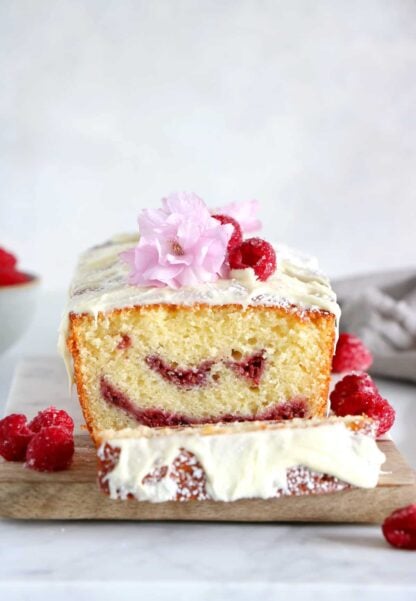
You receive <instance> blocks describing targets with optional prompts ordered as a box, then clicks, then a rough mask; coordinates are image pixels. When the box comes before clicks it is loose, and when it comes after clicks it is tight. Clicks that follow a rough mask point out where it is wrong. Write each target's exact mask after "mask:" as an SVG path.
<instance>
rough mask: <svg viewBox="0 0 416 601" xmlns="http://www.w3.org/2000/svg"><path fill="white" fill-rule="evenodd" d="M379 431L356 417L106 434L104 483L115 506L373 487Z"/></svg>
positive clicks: (101, 471) (101, 445) (379, 460)
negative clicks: (132, 501) (132, 502)
mask: <svg viewBox="0 0 416 601" xmlns="http://www.w3.org/2000/svg"><path fill="white" fill-rule="evenodd" d="M376 429H377V425H376V423H375V422H373V421H372V420H371V419H370V418H367V417H357V416H354V417H344V418H339V417H332V418H324V419H318V418H314V419H311V420H304V419H293V420H290V421H286V422H246V423H233V424H216V425H203V426H185V427H176V428H171V427H170V428H169V427H168V428H148V427H146V426H139V427H136V428H134V429H125V430H121V431H119V432H115V431H114V430H112V431H108V432H105V431H104V432H101V433H100V435H99V437H98V443H99V448H98V451H97V454H98V459H99V484H100V486H101V488H102V490H103V491H104V492H106V493H107V494H109V495H110V497H111V498H113V499H128V498H135V499H137V500H139V501H150V502H162V501H191V500H193V501H195V500H197V501H202V500H207V499H211V500H215V501H236V500H238V499H243V498H263V499H268V498H275V497H280V496H285V495H309V494H324V493H332V492H339V491H341V490H344V489H345V488H348V487H350V486H356V487H363V488H373V487H375V486H376V485H377V481H378V476H379V472H380V466H381V465H382V463H383V462H384V460H385V457H384V455H383V453H382V452H381V451H380V450H379V449H378V447H377V445H376V442H375V440H374V436H375V431H376Z"/></svg>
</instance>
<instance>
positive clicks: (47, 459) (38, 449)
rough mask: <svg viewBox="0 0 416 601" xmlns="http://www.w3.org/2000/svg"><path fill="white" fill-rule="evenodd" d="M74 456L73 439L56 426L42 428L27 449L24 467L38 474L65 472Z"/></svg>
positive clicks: (66, 431) (68, 433) (65, 431)
mask: <svg viewBox="0 0 416 601" xmlns="http://www.w3.org/2000/svg"><path fill="white" fill-rule="evenodd" d="M73 454H74V438H73V436H72V434H71V433H70V432H68V430H64V429H63V428H60V427H58V426H49V427H46V428H42V430H41V431H40V432H38V433H37V434H35V435H34V436H33V438H32V440H31V441H30V443H29V446H28V447H27V452H26V466H27V467H29V468H31V469H34V470H37V471H38V472H57V471H60V470H66V469H67V468H68V467H69V466H70V464H71V461H72V457H73Z"/></svg>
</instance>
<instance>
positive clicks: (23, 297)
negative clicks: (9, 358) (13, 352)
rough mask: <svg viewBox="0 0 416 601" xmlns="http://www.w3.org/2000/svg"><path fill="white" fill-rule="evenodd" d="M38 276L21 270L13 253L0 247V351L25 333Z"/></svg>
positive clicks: (29, 319)
mask: <svg viewBox="0 0 416 601" xmlns="http://www.w3.org/2000/svg"><path fill="white" fill-rule="evenodd" d="M38 289H39V278H38V277H37V276H35V275H33V274H30V273H26V272H24V271H20V269H19V268H18V265H17V259H16V257H15V255H14V254H12V253H11V252H9V251H7V250H6V249H5V248H2V247H0V324H1V336H0V353H2V352H4V351H5V350H7V349H8V348H9V347H11V346H12V345H13V344H14V343H15V342H17V340H18V339H19V338H20V337H21V336H22V334H24V332H25V331H26V329H27V328H28V326H29V324H30V322H31V320H32V317H33V315H34V312H35V306H36V297H37V292H38Z"/></svg>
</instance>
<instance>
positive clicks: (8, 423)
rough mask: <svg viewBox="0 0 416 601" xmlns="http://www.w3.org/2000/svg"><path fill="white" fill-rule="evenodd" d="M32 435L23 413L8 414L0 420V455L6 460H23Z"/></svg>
mask: <svg viewBox="0 0 416 601" xmlns="http://www.w3.org/2000/svg"><path fill="white" fill-rule="evenodd" d="M32 436H33V432H31V431H30V429H29V427H28V424H27V420H26V416H25V415H22V414H19V413H12V414H11V415H8V416H7V417H5V418H4V419H2V420H0V455H1V456H2V457H4V459H6V460H7V461H23V460H24V458H25V455H26V449H27V445H28V444H29V442H30V439H31V438H32Z"/></svg>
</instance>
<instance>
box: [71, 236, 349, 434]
mask: <svg viewBox="0 0 416 601" xmlns="http://www.w3.org/2000/svg"><path fill="white" fill-rule="evenodd" d="M132 244H133V241H132V240H131V239H127V241H120V240H117V241H112V242H110V243H107V244H106V245H104V246H101V247H97V248H94V249H92V250H90V251H89V252H88V253H86V254H85V255H84V256H83V258H82V259H81V262H80V264H79V267H78V270H77V273H76V275H75V278H74V282H73V285H72V288H71V293H70V301H69V306H68V312H67V315H66V319H65V320H64V328H63V332H62V339H63V343H62V346H63V347H65V348H66V351H67V355H68V351H69V361H70V362H71V363H73V369H74V372H73V373H74V378H75V382H76V384H77V389H78V395H79V398H80V401H81V405H82V408H83V411H84V416H85V419H86V422H87V424H88V426H89V428H90V430H91V431H95V430H102V429H108V428H115V429H121V428H125V427H134V426H135V425H138V424H143V425H147V426H159V427H160V426H168V425H185V424H197V423H207V422H211V423H213V422H219V421H234V420H235V421H244V420H262V419H264V420H273V419H290V418H293V417H313V416H323V415H325V412H326V405H327V396H328V387H329V378H330V370H331V359H332V354H333V348H334V341H335V337H336V328H337V316H338V311H339V309H338V306H337V304H336V301H335V295H334V294H333V292H332V290H331V288H330V285H329V282H328V280H327V279H326V278H325V277H324V276H322V275H321V274H320V273H319V271H317V269H316V265H315V264H314V263H313V264H311V263H310V262H308V261H307V260H306V259H304V258H299V257H298V256H297V255H296V254H294V253H293V252H290V251H288V249H287V248H284V247H277V248H276V254H277V257H278V266H277V269H276V272H275V274H274V275H273V276H272V277H271V278H270V279H269V280H268V281H267V282H259V281H256V280H253V279H252V278H251V279H250V276H249V274H240V273H237V272H231V275H230V277H229V278H227V279H221V280H218V281H217V282H215V283H208V284H201V285H198V286H196V287H184V288H180V289H178V290H172V289H166V288H151V287H150V288H149V287H148V288H143V287H136V286H132V285H129V284H128V283H127V269H126V266H125V265H124V264H123V262H122V261H121V259H120V256H119V255H120V252H122V251H123V250H126V249H127V248H130V247H131V246H132ZM243 271H245V270H243Z"/></svg>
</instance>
